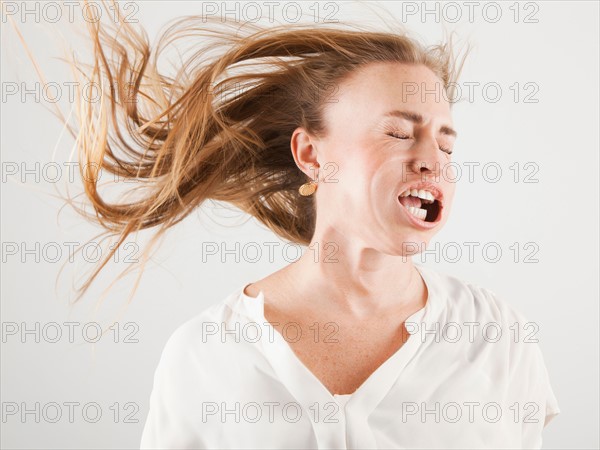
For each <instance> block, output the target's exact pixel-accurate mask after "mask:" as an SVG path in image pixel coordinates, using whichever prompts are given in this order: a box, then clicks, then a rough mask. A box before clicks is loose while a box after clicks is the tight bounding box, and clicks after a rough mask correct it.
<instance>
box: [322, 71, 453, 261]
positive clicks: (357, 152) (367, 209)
mask: <svg viewBox="0 0 600 450" xmlns="http://www.w3.org/2000/svg"><path fill="white" fill-rule="evenodd" d="M442 89H443V83H442V81H441V80H440V79H439V78H437V77H436V75H435V74H434V73H433V72H432V71H431V70H430V69H428V68H427V67H425V66H422V65H405V64H400V63H375V64H370V65H368V66H365V67H363V68H361V69H359V70H358V71H356V72H354V73H353V74H352V76H351V77H350V78H349V79H347V80H345V81H344V82H343V83H342V84H341V85H340V86H339V90H338V92H337V94H336V95H334V97H333V100H332V101H329V102H328V103H327V105H326V108H325V121H326V124H327V126H328V131H329V132H328V135H327V137H326V138H324V139H323V140H320V141H317V142H318V144H317V145H318V147H317V153H318V157H317V160H318V164H319V167H320V170H319V186H318V190H317V195H318V207H317V208H318V209H317V217H318V220H317V225H318V226H324V227H330V226H331V227H334V228H335V229H336V231H337V232H341V233H342V234H343V235H344V236H346V237H347V238H352V239H360V240H361V241H362V243H363V244H365V245H366V246H367V247H370V248H375V249H377V250H379V251H381V252H383V253H386V254H392V255H411V254H416V253H419V252H421V251H423V250H425V248H426V245H427V243H428V242H429V240H430V239H431V237H432V236H433V235H434V234H435V233H436V232H437V231H438V230H439V229H440V228H441V227H442V226H443V225H444V223H445V222H446V220H447V218H448V213H449V211H450V204H451V202H452V198H453V195H454V183H452V182H451V181H449V180H453V179H454V174H453V172H452V167H451V166H448V163H449V162H450V161H451V157H450V154H449V153H450V152H452V149H453V146H454V139H455V133H454V131H453V129H452V118H451V114H450V105H449V103H448V101H447V100H446V98H445V96H444V95H443V94H442ZM328 163H329V164H328ZM409 189H410V190H409ZM413 189H414V190H413ZM419 191H424V192H419ZM408 193H412V194H416V195H410V196H407V194H408ZM432 195H433V197H432ZM419 197H425V198H419ZM432 201H433V203H432ZM411 211H412V212H411Z"/></svg>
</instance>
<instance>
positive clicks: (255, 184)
mask: <svg viewBox="0 0 600 450" xmlns="http://www.w3.org/2000/svg"><path fill="white" fill-rule="evenodd" d="M119 16H120V15H119ZM340 25H341V26H340ZM343 25H344V24H343V23H340V24H335V26H334V25H315V24H312V25H303V24H295V25H285V26H283V25H282V26H275V27H269V28H266V27H265V28H262V27H260V26H258V25H256V24H248V23H246V24H244V25H243V26H240V24H239V23H233V24H232V23H228V22H221V21H219V20H209V18H206V17H201V16H187V17H184V18H180V19H177V20H175V21H174V22H173V23H172V24H171V25H170V26H169V28H168V29H167V30H166V31H164V32H162V33H161V34H160V36H159V38H158V41H157V43H156V45H155V46H154V47H151V45H150V43H149V40H148V37H147V34H146V32H145V31H144V30H143V29H141V28H139V29H136V28H134V25H133V24H131V23H127V22H125V21H123V20H119V21H118V23H117V24H116V25H111V26H110V27H109V26H108V25H105V24H102V22H101V21H98V22H88V23H87V26H88V30H89V34H90V36H91V39H92V43H93V63H92V64H91V65H90V66H89V68H88V70H87V71H84V70H81V69H77V70H78V71H79V72H81V73H85V77H86V78H87V82H88V83H93V84H95V85H100V86H102V89H101V98H100V100H99V101H95V102H90V101H85V99H84V98H85V97H84V93H83V92H81V90H80V92H79V93H78V95H79V98H78V105H77V106H78V111H77V133H76V134H77V149H78V156H79V167H80V171H81V175H82V180H83V185H84V191H85V195H86V197H87V199H89V201H90V202H91V205H92V206H93V210H94V212H93V213H92V214H90V213H87V212H85V210H83V209H79V208H76V209H77V210H78V212H80V213H81V214H83V215H84V216H85V217H86V218H87V219H89V220H91V221H94V222H96V223H98V224H100V225H101V226H102V227H103V228H104V229H105V230H106V231H105V233H109V234H110V235H111V236H113V237H118V241H117V246H113V247H111V248H112V250H111V252H110V253H108V254H107V255H106V256H105V258H103V260H102V261H101V262H100V263H99V264H98V266H97V268H95V271H94V272H93V273H92V275H91V276H90V277H89V278H88V280H87V282H86V283H85V284H83V286H82V287H81V288H80V289H79V292H80V295H79V297H78V298H77V300H78V299H79V298H80V297H81V296H82V295H83V294H84V292H85V291H86V290H87V289H88V288H89V286H90V284H91V283H92V282H93V280H94V279H95V278H96V276H97V275H98V273H99V272H100V271H101V269H102V268H103V267H104V266H105V265H106V264H107V262H108V261H109V260H110V259H111V258H112V257H113V255H114V253H115V251H116V249H117V247H118V246H119V245H121V244H122V243H123V242H124V241H125V240H126V239H127V237H128V236H129V235H130V234H131V233H135V232H137V231H139V230H142V229H148V228H153V227H158V230H157V231H156V233H155V235H154V236H155V238H154V240H153V242H154V241H155V240H156V239H157V238H158V237H159V236H161V235H162V234H163V233H164V232H165V231H166V230H167V229H168V228H170V227H172V226H173V225H175V224H177V223H178V222H180V221H181V220H182V219H184V218H185V217H186V216H187V215H188V214H190V212H191V211H193V210H194V209H195V208H196V207H198V206H200V205H201V204H202V203H203V202H204V201H205V200H209V199H211V200H216V201H223V202H228V203H230V204H232V205H234V206H235V207H237V208H239V209H241V210H242V211H244V212H246V213H248V214H249V215H251V216H253V217H255V218H256V219H258V220H259V221H260V222H261V223H263V224H264V225H266V226H267V227H268V228H269V229H271V230H272V231H273V232H274V233H276V234H277V235H278V236H280V237H281V238H283V239H285V240H289V241H291V242H294V243H297V244H301V245H307V244H309V243H310V241H311V238H312V236H313V233H314V229H315V218H316V205H315V197H316V196H310V197H303V196H301V195H300V194H299V193H298V188H299V186H300V185H302V184H303V183H305V182H307V181H308V180H309V178H308V177H307V175H305V174H304V173H303V172H302V171H301V170H300V169H299V168H298V167H297V166H296V164H295V162H294V159H293V156H292V152H291V151H290V138H291V135H292V132H293V131H294V130H295V129H296V128H297V127H304V128H305V129H306V131H307V132H308V133H309V134H312V135H313V136H316V137H321V136H323V135H326V133H327V128H326V124H325V123H324V120H323V110H324V108H325V106H326V104H327V101H328V98H329V96H330V95H331V93H332V92H334V91H335V86H336V85H338V84H339V83H341V82H342V81H343V80H344V79H345V78H346V77H348V76H349V75H350V74H351V73H352V72H353V71H355V70H356V69H358V68H360V67H363V66H365V65H367V64H369V63H375V62H399V63H406V64H422V65H425V66H426V67H428V68H430V69H431V70H432V71H433V72H434V73H435V74H436V75H437V76H438V77H439V79H440V80H441V82H442V83H443V86H444V88H445V89H446V93H447V94H448V95H449V97H451V96H452V85H453V84H455V83H456V80H457V77H458V73H459V72H460V68H461V67H462V63H461V64H460V65H459V64H457V62H456V61H455V57H454V55H453V51H452V43H451V39H450V41H448V42H447V43H443V44H439V45H435V46H431V47H425V46H423V45H422V44H420V43H419V42H418V41H417V40H415V39H413V38H410V37H409V36H408V34H407V33H406V32H404V31H390V32H383V31H374V30H368V29H364V27H363V29H361V28H360V27H358V26H357V25H354V24H349V25H350V26H349V27H348V26H347V27H346V28H344V27H343ZM346 25H348V24H346ZM178 39H183V40H185V43H186V44H191V47H192V48H193V50H194V53H193V54H192V55H191V57H189V58H188V59H186V60H185V61H182V63H181V66H180V67H179V71H177V73H176V74H175V76H174V77H168V76H167V75H165V74H164V73H163V74H161V73H160V71H159V68H158V62H159V56H161V55H162V54H163V52H164V51H165V49H167V48H168V47H169V46H170V45H172V44H174V43H175V41H177V40H178ZM109 50H110V52H109ZM109 53H110V55H109ZM465 56H466V55H465ZM463 62H464V58H463ZM99 171H102V172H109V173H111V174H114V176H115V178H117V179H118V180H123V179H130V180H132V181H135V183H133V184H130V185H129V186H134V185H137V186H135V189H133V188H132V189H130V191H131V192H132V193H133V192H134V191H140V192H141V194H140V195H138V196H137V197H136V198H135V199H134V200H132V199H130V198H129V199H127V196H123V197H121V198H120V199H119V200H120V201H119V202H110V201H108V200H107V199H106V197H103V196H102V195H101V193H100V192H99V190H98V176H97V174H98V172H99ZM148 250H149V248H148V249H146V251H148Z"/></svg>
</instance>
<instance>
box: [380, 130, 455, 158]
mask: <svg viewBox="0 0 600 450" xmlns="http://www.w3.org/2000/svg"><path fill="white" fill-rule="evenodd" d="M387 135H388V136H391V137H394V138H396V139H401V140H406V139H412V138H411V137H410V136H408V135H407V134H400V133H387ZM439 149H440V150H441V151H443V152H444V153H447V154H448V155H451V154H452V151H451V150H450V149H449V148H444V147H440V148H439Z"/></svg>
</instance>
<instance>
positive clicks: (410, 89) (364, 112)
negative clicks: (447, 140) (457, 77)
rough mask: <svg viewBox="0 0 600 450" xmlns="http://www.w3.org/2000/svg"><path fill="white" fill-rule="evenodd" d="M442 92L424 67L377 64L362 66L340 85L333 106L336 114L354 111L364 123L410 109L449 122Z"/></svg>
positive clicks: (448, 113)
mask: <svg viewBox="0 0 600 450" xmlns="http://www.w3.org/2000/svg"><path fill="white" fill-rule="evenodd" d="M443 89H444V85H443V81H442V80H441V79H440V78H438V77H437V76H436V75H435V73H434V72H433V71H432V70H431V69H429V68H428V67H426V66H424V65H421V64H404V63H396V62H381V63H380V62H377V63H371V64H368V65H366V66H363V67H360V68H359V69H357V70H355V71H354V72H353V73H352V74H351V75H350V76H349V77H348V78H347V79H345V80H344V81H343V82H342V83H340V85H339V86H338V92H337V95H335V103H332V104H331V105H330V106H332V107H333V108H332V112H334V111H335V114H336V115H340V114H341V115H342V116H344V115H346V116H347V113H348V112H349V111H352V115H353V116H354V117H355V119H359V118H360V119H361V120H368V119H370V120H371V121H372V120H373V119H375V118H377V117H380V116H382V115H384V114H385V113H386V112H388V111H391V110H395V109H410V110H413V111H416V112H419V113H421V114H423V115H424V116H429V117H435V118H438V119H442V120H444V121H445V122H448V123H450V122H451V114H450V104H449V102H448V99H447V96H446V95H445V94H444V90H443ZM333 110H334V111H333ZM344 112H345V113H346V114H344Z"/></svg>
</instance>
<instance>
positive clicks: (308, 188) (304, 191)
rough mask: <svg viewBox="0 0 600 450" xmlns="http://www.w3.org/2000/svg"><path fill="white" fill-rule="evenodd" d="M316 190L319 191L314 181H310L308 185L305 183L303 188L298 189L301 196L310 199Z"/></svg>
mask: <svg viewBox="0 0 600 450" xmlns="http://www.w3.org/2000/svg"><path fill="white" fill-rule="evenodd" d="M316 190H317V183H315V182H314V181H312V180H310V181H309V182H308V183H304V184H303V185H302V186H300V187H299V188H298V192H300V195H302V196H303V197H308V196H310V195H313V194H314V193H315V191H316Z"/></svg>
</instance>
